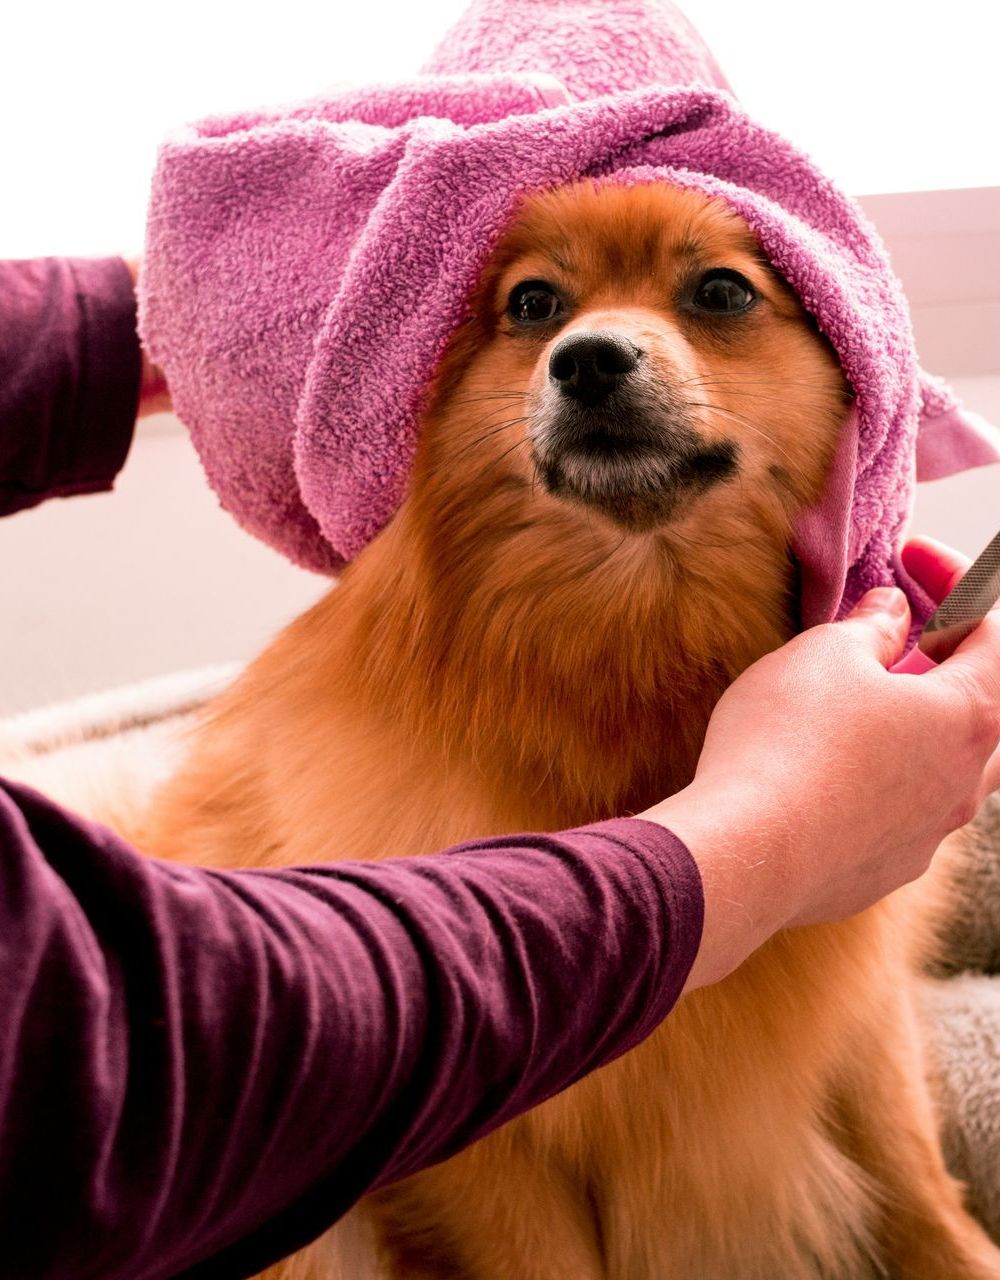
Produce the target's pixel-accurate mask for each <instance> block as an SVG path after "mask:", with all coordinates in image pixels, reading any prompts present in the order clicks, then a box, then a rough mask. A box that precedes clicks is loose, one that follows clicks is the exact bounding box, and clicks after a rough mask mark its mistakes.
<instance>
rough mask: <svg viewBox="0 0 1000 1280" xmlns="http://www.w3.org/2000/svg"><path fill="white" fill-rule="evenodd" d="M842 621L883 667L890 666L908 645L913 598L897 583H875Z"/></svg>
mask: <svg viewBox="0 0 1000 1280" xmlns="http://www.w3.org/2000/svg"><path fill="white" fill-rule="evenodd" d="M840 625H841V626H844V627H850V628H851V631H852V633H853V634H854V635H856V636H857V638H858V640H859V642H860V643H862V644H864V646H865V648H867V649H868V650H870V652H871V653H873V654H874V656H875V657H876V658H878V660H879V662H880V663H881V664H882V666H883V667H891V666H892V664H893V663H894V662H895V661H896V660H897V659H898V658H899V656H900V654H902V652H903V649H904V648H905V647H906V638H907V636H908V635H909V633H910V602H909V601H908V600H907V598H906V596H905V595H904V594H903V592H902V591H900V589H899V588H898V587H875V588H873V589H872V590H871V591H868V592H866V593H865V594H864V595H863V596H862V597H861V599H860V600H859V601H858V603H857V604H856V605H855V606H854V608H853V609H852V610H851V612H850V613H849V614H847V615H846V617H845V618H844V619H843V621H842V623H841V624H840Z"/></svg>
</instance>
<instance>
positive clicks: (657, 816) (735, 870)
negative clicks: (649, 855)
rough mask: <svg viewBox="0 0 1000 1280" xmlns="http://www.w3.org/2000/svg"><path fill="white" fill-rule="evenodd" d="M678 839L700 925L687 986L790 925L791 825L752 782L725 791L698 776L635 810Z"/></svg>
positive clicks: (707, 979) (708, 978) (730, 966)
mask: <svg viewBox="0 0 1000 1280" xmlns="http://www.w3.org/2000/svg"><path fill="white" fill-rule="evenodd" d="M641 816H642V817H643V818H645V819H646V820H647V821H649V822H655V823H658V824H659V825H661V826H663V827H664V828H665V829H666V830H668V831H670V832H671V833H672V834H674V835H676V836H677V837H679V838H680V839H681V840H682V841H683V842H684V844H685V845H686V846H687V848H688V849H690V850H691V852H692V854H693V856H694V859H695V861H696V862H697V864H698V870H699V873H700V875H701V881H702V889H703V895H704V926H703V929H702V938H701V945H700V946H699V948H698V955H697V956H696V958H695V962H694V964H693V965H692V967H691V970H690V972H689V974H688V977H687V981H686V983H685V985H684V990H685V992H687V991H693V990H694V989H695V988H696V987H704V986H708V985H710V984H711V983H713V982H720V981H721V980H722V979H723V978H725V977H726V976H727V975H728V974H730V973H732V972H733V970H734V969H737V968H738V967H739V966H740V965H741V964H742V963H743V961H744V960H745V959H746V958H747V957H748V956H749V955H750V954H751V953H752V952H754V951H756V950H757V948H758V947H759V946H761V945H762V944H763V943H764V942H766V941H767V939H768V938H769V937H771V935H772V934H774V933H776V932H777V931H778V930H779V929H781V928H782V927H783V926H784V925H786V924H787V923H788V913H789V911H790V909H791V904H792V903H794V902H795V898H794V896H793V894H792V893H791V892H790V890H789V886H788V885H787V884H784V883H783V882H782V881H783V876H782V868H784V867H787V866H788V865H789V858H788V850H789V848H790V840H789V831H788V827H787V825H786V823H785V822H784V821H783V820H782V817H781V810H780V806H777V805H774V804H771V803H769V802H768V801H767V798H766V797H765V796H763V795H761V794H760V793H759V792H758V791H756V790H755V788H754V787H753V784H752V782H747V781H741V780H739V779H734V782H733V785H732V786H731V787H730V788H728V789H727V790H725V791H723V790H721V789H720V788H718V787H709V786H705V785H704V784H701V783H699V782H697V781H695V782H693V783H691V785H690V786H688V787H685V789H684V790H683V791H679V792H677V793H676V794H675V795H672V796H670V797H669V798H668V799H666V800H664V801H662V802H661V803H660V804H657V805H654V807H653V808H652V809H648V810H647V811H646V812H645V813H643V814H642V815H641Z"/></svg>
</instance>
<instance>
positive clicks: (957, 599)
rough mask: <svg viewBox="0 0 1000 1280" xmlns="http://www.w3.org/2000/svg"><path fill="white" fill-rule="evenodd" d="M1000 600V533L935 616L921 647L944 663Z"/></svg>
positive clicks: (936, 659)
mask: <svg viewBox="0 0 1000 1280" xmlns="http://www.w3.org/2000/svg"><path fill="white" fill-rule="evenodd" d="M998 599H1000V533H998V534H997V535H996V537H995V538H994V539H993V541H992V542H991V543H990V545H989V546H988V547H987V548H986V550H985V551H984V552H983V553H982V555H980V556H978V557H977V558H976V560H974V561H973V563H972V564H971V565H970V566H969V569H968V571H967V573H966V574H965V576H964V577H963V578H962V579H961V580H960V581H959V582H958V583H957V584H956V585H955V586H954V587H953V588H952V590H951V591H950V592H949V593H948V595H947V596H945V598H944V599H943V600H942V601H941V603H940V604H939V605H938V607H937V609H935V611H934V613H933V614H932V615H931V617H930V619H929V621H928V623H927V626H926V627H924V631H923V635H922V636H921V637H920V648H921V649H923V651H924V653H926V654H927V656H928V657H929V658H933V659H934V661H935V662H941V661H943V660H944V658H946V657H947V656H948V654H949V653H951V652H952V650H953V649H954V648H955V647H956V645H959V644H961V642H962V641H963V640H964V639H965V637H966V636H967V635H968V634H969V633H970V632H972V631H974V630H975V629H976V627H977V626H978V625H979V623H980V622H982V620H983V618H985V617H986V615H987V614H988V613H989V611H990V610H991V609H992V608H993V606H994V605H995V604H996V603H997V600H998Z"/></svg>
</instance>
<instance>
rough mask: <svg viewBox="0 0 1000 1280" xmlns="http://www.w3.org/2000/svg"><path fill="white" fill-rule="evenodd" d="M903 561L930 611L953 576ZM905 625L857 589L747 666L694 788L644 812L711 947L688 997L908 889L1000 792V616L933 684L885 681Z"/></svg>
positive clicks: (949, 561) (712, 734) (919, 555)
mask: <svg viewBox="0 0 1000 1280" xmlns="http://www.w3.org/2000/svg"><path fill="white" fill-rule="evenodd" d="M904 563H905V564H906V567H907V570H908V572H909V573H910V574H911V575H912V576H913V577H914V578H916V579H917V580H918V581H919V582H920V584H921V585H922V586H923V587H924V588H925V590H927V591H928V593H929V594H931V595H932V596H934V597H935V598H940V597H942V596H943V595H944V594H946V593H947V590H948V589H949V588H950V586H951V585H952V583H953V582H954V580H955V579H956V578H957V577H959V576H961V573H962V572H963V570H964V567H965V565H966V563H967V562H965V561H964V560H963V558H962V557H960V556H958V555H957V554H956V553H954V552H950V551H948V550H947V549H946V548H942V547H940V546H939V545H938V544H935V543H933V542H931V541H929V540H927V539H921V540H919V541H918V542H914V543H912V544H910V546H909V547H908V549H907V551H906V554H905V556H904ZM909 625H910V615H909V609H908V607H907V604H906V600H905V597H904V596H903V595H902V593H901V592H899V591H897V590H896V589H895V588H892V589H884V590H879V591H875V592H869V594H868V595H867V596H866V597H864V599H863V600H862V601H861V602H860V603H859V605H858V607H857V608H856V609H855V610H854V612H853V613H852V614H851V615H850V616H849V617H848V618H846V619H844V620H843V621H842V622H838V623H832V624H827V625H825V626H819V627H814V628H812V629H811V630H809V631H806V632H804V633H803V634H801V635H799V636H797V637H795V639H793V640H792V641H790V642H789V643H788V644H786V645H785V646H783V647H782V648H781V649H779V650H777V651H776V652H774V653H771V654H768V655H766V656H765V657H764V658H762V659H760V661H759V662H756V663H754V665H753V666H752V667H750V668H749V669H748V670H747V671H745V672H744V673H743V675H741V676H740V677H739V679H738V680H736V681H735V683H734V684H733V685H732V686H731V687H730V688H729V689H728V690H727V692H726V693H725V694H724V695H723V697H722V698H721V699H720V701H719V703H718V705H717V707H716V709H715V711H714V713H713V715H712V718H711V720H710V722H709V726H708V731H707V734H706V737H705V744H704V748H703V751H702V755H701V758H700V760H699V763H698V768H697V773H696V777H695V780H694V782H693V783H692V784H691V785H690V787H688V788H686V789H685V790H684V791H683V792H680V793H678V795H677V796H674V797H671V799H670V800H668V801H665V802H664V803H663V804H662V805H658V806H656V807H655V808H654V809H653V810H650V811H649V812H647V813H645V814H643V815H641V816H642V817H645V818H649V819H651V820H653V821H659V822H661V823H663V825H665V826H668V827H670V829H671V830H673V831H674V832H675V833H676V834H677V835H678V836H680V838H681V839H683V840H684V841H685V843H687V845H688V847H689V848H690V849H691V850H692V852H693V853H694V855H695V857H696V860H698V862H699V866H700V868H701V871H702V878H703V881H704V885H705V898H706V933H705V936H706V939H708V941H707V944H706V942H705V941H703V950H704V951H705V953H706V954H705V956H704V957H702V956H701V955H699V962H700V963H701V966H702V968H701V973H700V974H697V973H696V974H694V975H693V977H694V981H691V980H689V986H690V985H699V984H700V982H704V981H714V980H715V979H716V978H717V977H721V976H724V973H726V972H729V971H730V969H732V968H735V967H736V965H737V964H739V963H740V962H741V961H742V959H744V958H745V956H746V955H747V954H749V952H750V951H751V950H753V949H754V947H755V946H757V945H759V944H760V942H762V941H764V939H765V938H766V937H768V936H770V934H771V933H773V932H775V931H776V930H777V929H779V928H783V927H786V926H791V925H803V924H813V923H818V922H821V921H830V920H838V919H842V918H845V917H847V916H850V915H853V914H855V913H856V912H859V911H861V910H863V909H864V908H866V907H868V906H870V905H871V904H872V903H874V902H876V901H878V899H879V898H881V897H883V896H884V895H885V894H887V893H890V892H892V891H893V890H894V889H897V888H899V887H900V886H902V885H903V884H906V883H907V882H908V881H911V880H914V879H916V878H917V877H918V876H920V875H922V874H923V872H924V871H925V870H926V869H927V867H928V865H929V864H930V861H931V858H932V856H933V854H934V851H935V849H936V848H937V847H938V845H939V844H940V843H941V841H942V840H943V839H944V837H945V836H946V835H947V834H948V833H949V832H951V831H953V830H954V829H955V828H957V827H959V826H961V825H962V824H963V823H965V822H967V821H968V820H969V819H970V818H971V817H972V816H973V815H974V814H975V812H976V810H977V809H978V807H979V805H980V804H981V802H982V800H983V798H984V797H985V795H986V794H987V793H988V792H989V791H990V790H992V789H994V788H996V787H997V786H1000V754H998V752H997V745H998V742H1000V611H994V612H993V613H991V614H990V615H989V616H988V618H987V619H986V620H985V621H984V622H983V623H982V624H981V625H980V626H979V627H978V628H977V630H976V631H974V632H973V633H972V635H970V636H969V637H967V639H966V640H965V641H964V642H963V643H962V644H961V645H960V646H959V647H958V649H957V650H956V651H955V653H954V654H953V655H952V656H951V657H949V658H948V659H947V660H946V661H945V662H943V663H942V664H941V665H940V666H939V667H937V668H936V669H935V670H933V671H930V672H927V673H926V674H923V675H905V674H890V672H889V671H888V670H887V668H889V667H891V666H892V665H893V663H894V662H895V661H896V660H897V659H898V658H899V657H900V655H901V653H902V650H903V647H904V645H905V642H906V636H907V631H908V629H909ZM712 934H714V939H713V937H711V936H710V935H712ZM697 968H698V963H696V969H697ZM711 975H714V976H711Z"/></svg>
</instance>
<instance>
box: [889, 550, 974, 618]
mask: <svg viewBox="0 0 1000 1280" xmlns="http://www.w3.org/2000/svg"><path fill="white" fill-rule="evenodd" d="M901 558H902V561H903V568H904V569H905V570H906V572H907V573H908V574H909V575H910V577H911V578H913V579H914V581H915V582H916V583H917V584H918V585H919V586H921V587H923V589H924V590H925V591H926V592H927V594H928V595H929V596H930V598H931V599H932V600H933V601H935V602H936V603H937V604H940V603H941V601H942V600H943V599H944V598H945V596H946V595H947V594H948V592H949V591H951V589H952V587H954V586H955V584H956V583H957V582H958V581H959V579H960V578H962V577H963V576H964V575H965V571H966V569H968V567H969V565H970V564H971V563H972V561H971V560H970V559H969V558H968V556H964V555H962V553H961V552H960V551H956V550H954V548H953V547H948V546H945V544H944V543H943V542H938V541H937V539H936V538H927V537H923V536H922V537H919V538H911V539H910V540H909V541H908V542H907V543H906V544H905V545H904V547H903V550H902V553H901Z"/></svg>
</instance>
